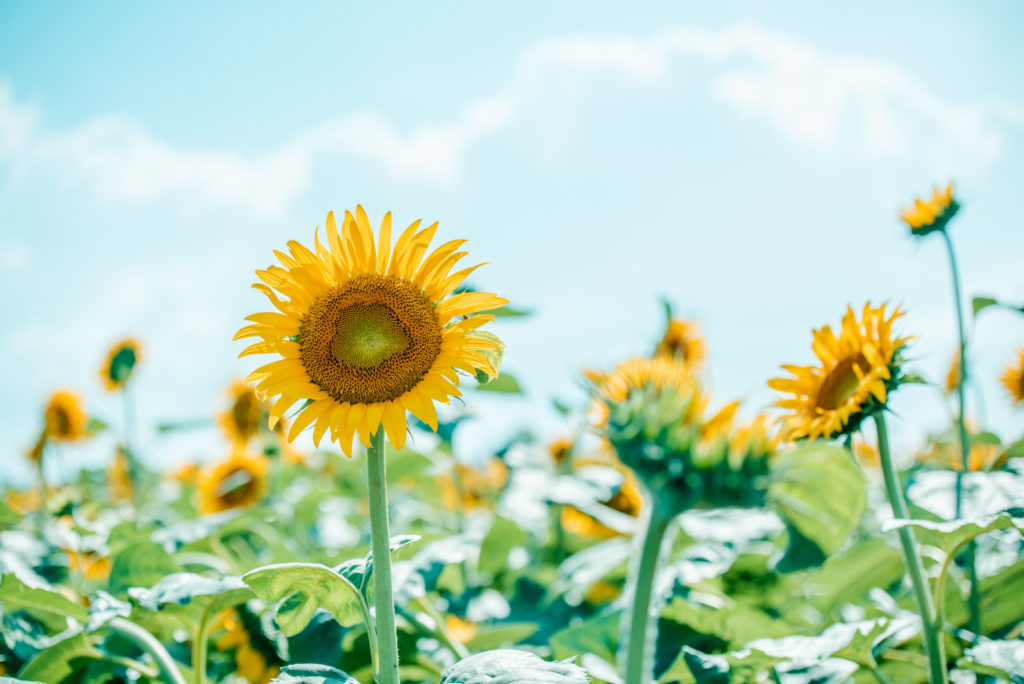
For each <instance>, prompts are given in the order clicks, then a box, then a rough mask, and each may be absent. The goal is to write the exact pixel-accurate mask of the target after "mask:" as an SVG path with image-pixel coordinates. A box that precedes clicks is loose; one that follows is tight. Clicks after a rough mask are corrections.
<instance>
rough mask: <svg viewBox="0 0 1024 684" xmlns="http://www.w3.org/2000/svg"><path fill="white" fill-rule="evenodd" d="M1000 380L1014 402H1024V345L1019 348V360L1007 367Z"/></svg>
mask: <svg viewBox="0 0 1024 684" xmlns="http://www.w3.org/2000/svg"><path fill="white" fill-rule="evenodd" d="M999 380H1000V381H1001V382H1002V383H1003V387H1005V388H1006V391H1007V392H1009V393H1010V399H1011V400H1013V403H1014V404H1024V347H1021V348H1020V349H1019V350H1017V360H1016V362H1015V363H1011V364H1010V365H1009V366H1007V367H1006V371H1005V372H1004V373H1003V375H1002V377H1000V378H999Z"/></svg>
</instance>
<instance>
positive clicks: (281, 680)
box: [270, 665, 359, 684]
mask: <svg viewBox="0 0 1024 684" xmlns="http://www.w3.org/2000/svg"><path fill="white" fill-rule="evenodd" d="M270 681H271V683H272V684H359V682H357V681H356V680H355V679H353V678H352V677H349V676H348V675H347V674H345V673H344V672H342V671H341V670H339V669H337V668H333V667H329V666H327V665H289V666H288V667H285V668H284V669H282V670H281V674H279V675H278V676H276V677H274V678H273V679H272V680H270Z"/></svg>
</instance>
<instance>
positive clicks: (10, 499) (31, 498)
mask: <svg viewBox="0 0 1024 684" xmlns="http://www.w3.org/2000/svg"><path fill="white" fill-rule="evenodd" d="M4 498H5V499H6V503H7V505H8V506H9V507H10V508H11V510H13V511H14V512H15V513H18V514H19V515H25V514H26V513H29V512H31V511H38V510H39V507H40V506H41V505H42V503H43V497H42V496H40V494H39V490H38V489H30V490H28V491H27V492H20V491H18V490H16V489H8V490H7V493H6V495H5V497H4Z"/></svg>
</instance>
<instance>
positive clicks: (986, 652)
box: [957, 639, 1024, 684]
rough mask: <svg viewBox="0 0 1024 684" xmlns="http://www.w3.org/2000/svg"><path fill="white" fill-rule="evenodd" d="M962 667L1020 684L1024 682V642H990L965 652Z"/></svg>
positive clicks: (985, 641)
mask: <svg viewBox="0 0 1024 684" xmlns="http://www.w3.org/2000/svg"><path fill="white" fill-rule="evenodd" d="M957 665H959V666H960V667H963V668H966V669H969V670H974V671H975V672H980V673H981V674H986V675H989V676H992V677H1002V678H1003V679H1004V680H1007V681H1010V682H1013V683H1014V684H1020V683H1021V682H1024V640H1021V639H1014V640H1013V641H990V640H988V639H985V640H984V641H982V643H980V644H978V645H977V646H974V647H973V648H969V649H967V650H966V651H964V657H963V658H961V659H960V660H959V662H958V663H957Z"/></svg>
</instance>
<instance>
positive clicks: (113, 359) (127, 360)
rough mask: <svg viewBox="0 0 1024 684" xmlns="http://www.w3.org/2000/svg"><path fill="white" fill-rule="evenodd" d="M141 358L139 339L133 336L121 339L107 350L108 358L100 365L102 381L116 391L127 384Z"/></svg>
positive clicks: (109, 389)
mask: <svg viewBox="0 0 1024 684" xmlns="http://www.w3.org/2000/svg"><path fill="white" fill-rule="evenodd" d="M141 360H142V345H141V344H139V341H138V340H136V339H133V338H131V337H129V338H126V339H123V340H121V341H120V342H118V343H117V344H115V345H114V346H113V347H111V348H110V351H109V352H107V360H106V361H104V362H103V366H101V367H100V381H101V382H102V383H103V386H104V387H105V388H106V389H107V391H108V392H116V391H117V390H119V389H121V388H122V387H124V386H125V384H127V382H128V379H129V378H130V377H131V375H132V371H133V370H135V364H137V363H138V362H139V361H141Z"/></svg>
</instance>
